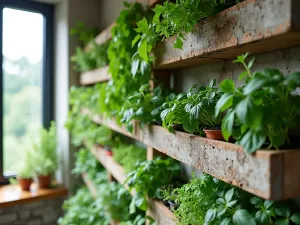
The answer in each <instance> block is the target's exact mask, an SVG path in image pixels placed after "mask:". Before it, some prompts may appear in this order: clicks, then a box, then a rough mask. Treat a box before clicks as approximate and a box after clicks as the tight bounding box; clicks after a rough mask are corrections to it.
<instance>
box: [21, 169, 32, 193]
mask: <svg viewBox="0 0 300 225" xmlns="http://www.w3.org/2000/svg"><path fill="white" fill-rule="evenodd" d="M32 178H33V171H32V169H31V168H30V167H29V166H28V165H25V166H23V167H22V168H21V169H20V170H19V172H18V173H17V181H18V183H19V185H20V187H21V189H22V190H23V191H29V190H30V186H31V184H32V181H33V179H32Z"/></svg>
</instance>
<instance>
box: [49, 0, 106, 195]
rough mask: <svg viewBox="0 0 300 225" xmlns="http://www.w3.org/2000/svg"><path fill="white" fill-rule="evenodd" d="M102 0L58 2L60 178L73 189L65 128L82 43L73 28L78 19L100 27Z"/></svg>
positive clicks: (56, 21) (56, 68)
mask: <svg viewBox="0 0 300 225" xmlns="http://www.w3.org/2000/svg"><path fill="white" fill-rule="evenodd" d="M100 20H101V19H100V0H84V1H83V0H64V1H61V2H59V3H57V4H56V5H55V54H54V55H55V56H54V62H55V65H54V66H55V69H54V71H55V90H54V91H55V120H56V123H57V128H58V129H57V130H58V134H57V135H58V151H59V155H60V158H61V161H62V165H61V168H60V170H59V171H58V173H57V179H58V181H59V182H60V183H63V184H64V185H65V186H66V187H68V188H70V189H71V190H72V189H73V188H74V186H75V185H76V183H77V180H76V179H74V177H72V179H71V170H72V168H73V165H74V157H73V155H74V151H75V149H72V148H71V145H70V136H69V133H68V132H67V130H66V129H65V128H64V124H65V122H66V120H67V117H68V110H69V89H70V87H71V86H73V85H76V84H77V83H78V76H79V74H78V73H76V72H74V71H73V69H72V65H71V63H70V57H71V56H72V55H73V54H74V52H75V48H76V46H77V45H78V43H77V40H76V38H74V37H71V36H70V35H69V30H70V29H71V28H72V27H74V26H75V25H76V23H77V22H78V21H83V22H84V23H85V24H86V26H87V27H98V28H99V27H100Z"/></svg>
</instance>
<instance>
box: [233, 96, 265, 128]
mask: <svg viewBox="0 0 300 225" xmlns="http://www.w3.org/2000/svg"><path fill="white" fill-rule="evenodd" d="M235 113H236V116H237V117H238V119H239V120H240V121H241V123H242V124H246V125H247V126H248V127H251V128H252V129H254V130H258V129H259V128H260V127H261V122H262V118H263V114H262V112H261V110H260V109H259V108H258V107H257V106H255V105H254V104H253V102H252V99H251V97H250V96H247V97H246V98H245V99H243V100H242V101H241V102H240V103H239V104H238V105H237V106H236V109H235Z"/></svg>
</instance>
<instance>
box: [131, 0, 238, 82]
mask: <svg viewBox="0 0 300 225" xmlns="http://www.w3.org/2000/svg"><path fill="white" fill-rule="evenodd" d="M237 2H239V0H177V1H176V2H174V3H173V2H171V1H165V2H164V3H163V4H162V5H160V4H157V5H156V6H155V8H154V9H153V11H154V15H153V16H152V17H150V18H148V19H147V18H146V17H144V18H143V19H142V20H140V21H139V22H138V23H137V26H138V28H137V29H136V31H137V33H138V34H137V35H136V36H135V38H134V39H133V41H132V46H138V49H137V51H136V54H135V55H134V57H133V61H132V64H133V65H134V66H135V67H134V68H136V69H134V70H133V71H132V74H133V75H134V76H135V75H136V74H137V72H138V71H139V72H141V73H142V74H144V73H145V72H148V71H147V70H146V69H145V68H148V67H150V65H149V64H151V62H152V61H153V59H154V57H153V56H151V55H150V54H151V52H152V50H153V48H154V47H155V45H156V44H157V42H159V41H162V40H164V39H165V38H168V37H170V36H173V35H177V38H176V41H175V42H174V45H173V46H174V48H180V49H181V48H182V46H183V41H184V36H185V33H188V32H191V31H192V30H193V29H194V27H195V25H196V24H197V23H198V22H199V20H201V19H204V18H206V17H208V16H212V15H215V14H217V13H219V12H220V11H222V10H224V9H226V8H228V7H230V6H232V5H234V4H235V3H237Z"/></svg>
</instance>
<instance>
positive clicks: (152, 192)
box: [125, 158, 180, 212]
mask: <svg viewBox="0 0 300 225" xmlns="http://www.w3.org/2000/svg"><path fill="white" fill-rule="evenodd" d="M179 171H180V167H179V164H178V163H176V162H175V160H173V159H160V158H157V159H154V160H150V161H144V162H141V163H139V164H138V166H137V167H136V169H135V170H133V171H132V172H130V173H129V174H128V177H127V179H126V181H125V184H127V185H128V186H129V190H133V189H134V190H135V192H136V194H135V196H134V197H133V201H132V202H131V204H130V212H135V210H136V207H138V208H139V209H141V210H144V211H146V210H147V208H148V202H147V197H150V198H151V197H152V198H153V197H157V193H158V192H159V189H160V188H161V187H162V186H166V185H168V184H170V183H172V182H173V181H174V179H175V178H177V176H178V175H179Z"/></svg>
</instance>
